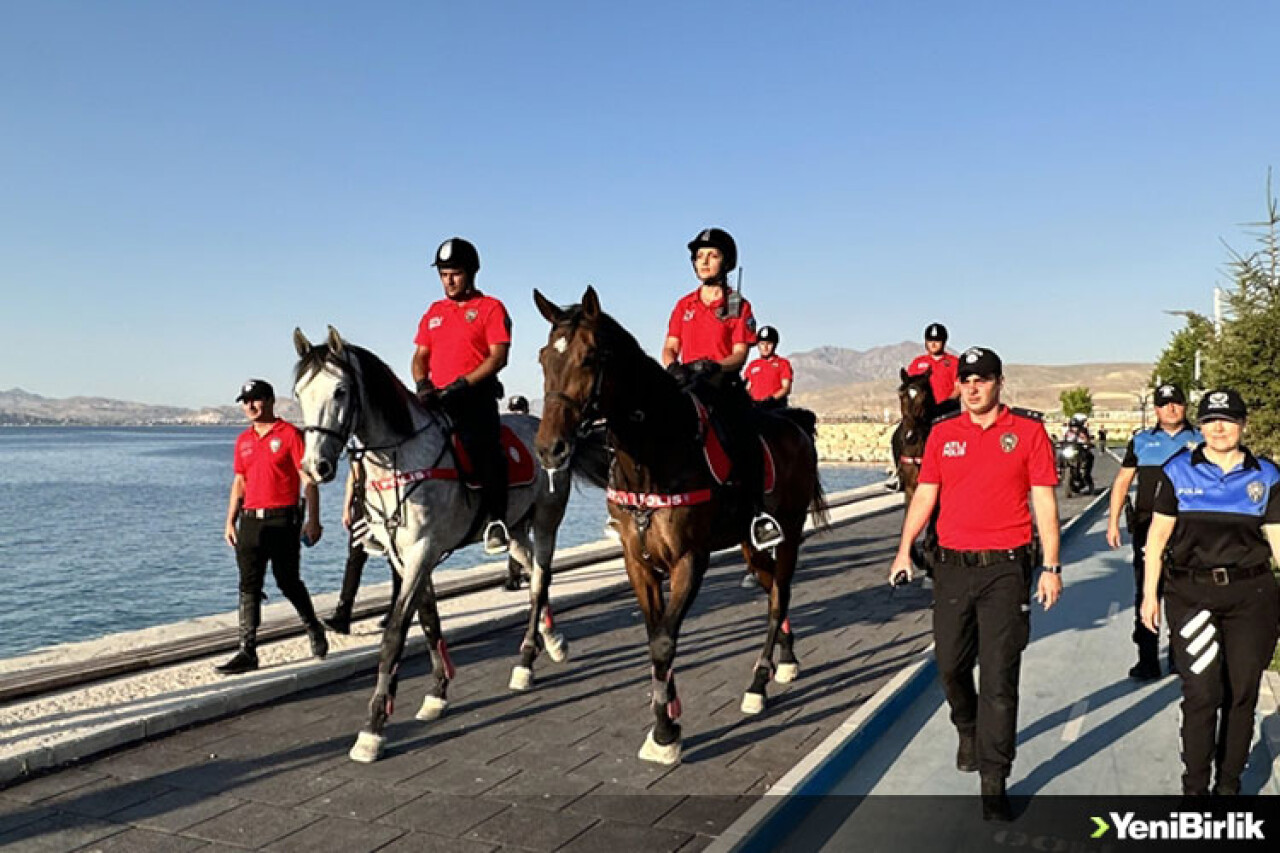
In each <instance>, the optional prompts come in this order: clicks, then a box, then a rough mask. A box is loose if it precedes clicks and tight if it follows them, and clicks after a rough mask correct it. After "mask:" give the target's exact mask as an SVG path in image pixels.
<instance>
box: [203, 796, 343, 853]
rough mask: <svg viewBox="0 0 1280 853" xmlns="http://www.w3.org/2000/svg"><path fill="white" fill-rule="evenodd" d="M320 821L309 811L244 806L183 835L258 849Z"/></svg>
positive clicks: (205, 822)
mask: <svg viewBox="0 0 1280 853" xmlns="http://www.w3.org/2000/svg"><path fill="white" fill-rule="evenodd" d="M320 819H321V817H320V815H318V814H315V813H312V812H302V811H297V810H296V809H284V808H275V807H272V806H264V805H262V804H261V803H245V804H244V805H242V806H236V807H235V808H234V809H231V810H230V811H228V812H223V813H222V814H220V815H218V816H217V817H214V818H210V819H209V820H206V821H203V822H202V823H197V824H196V825H195V826H192V827H190V828H188V829H187V830H186V833H185V834H186V835H190V836H194V837H195V838H203V839H204V840H206V841H216V842H218V843H220V844H230V845H232V846H234V847H248V848H250V849H254V850H257V849H259V848H261V847H265V846H266V845H268V844H270V843H271V842H273V841H277V840H279V839H281V838H283V837H285V836H286V835H289V834H290V833H294V832H297V831H298V830H299V829H302V828H303V827H304V826H307V825H308V824H312V823H315V822H316V821H318V820H320Z"/></svg>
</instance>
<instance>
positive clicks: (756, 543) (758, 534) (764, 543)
mask: <svg viewBox="0 0 1280 853" xmlns="http://www.w3.org/2000/svg"><path fill="white" fill-rule="evenodd" d="M784 539H785V537H784V536H783V535H782V526H781V525H779V524H778V520H777V519H776V518H774V517H773V516H772V515H769V513H767V512H762V513H760V514H759V515H757V516H756V517H755V518H753V519H751V545H752V546H753V547H754V548H755V549H756V550H757V551H764V550H766V549H768V548H776V547H778V546H779V545H781V544H782V542H783V540H784Z"/></svg>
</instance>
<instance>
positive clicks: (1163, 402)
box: [1107, 382, 1204, 681]
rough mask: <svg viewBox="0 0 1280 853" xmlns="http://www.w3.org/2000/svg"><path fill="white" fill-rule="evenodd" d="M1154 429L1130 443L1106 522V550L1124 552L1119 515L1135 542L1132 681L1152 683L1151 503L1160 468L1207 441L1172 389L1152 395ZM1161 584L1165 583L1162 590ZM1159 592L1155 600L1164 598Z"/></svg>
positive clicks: (1155, 656)
mask: <svg viewBox="0 0 1280 853" xmlns="http://www.w3.org/2000/svg"><path fill="white" fill-rule="evenodd" d="M1153 399H1154V401H1155V410H1156V425H1155V426H1153V427H1152V428H1151V429H1149V430H1142V431H1140V432H1138V433H1137V434H1136V435H1134V436H1133V438H1131V439H1129V446H1128V447H1126V448H1125V452H1124V459H1123V460H1122V461H1121V462H1120V470H1119V471H1117V472H1116V478H1115V480H1114V481H1113V482H1112V484H1111V513H1110V515H1109V516H1108V517H1107V544H1108V545H1110V546H1111V547H1112V548H1119V547H1120V514H1121V512H1122V511H1123V512H1124V513H1125V514H1126V515H1127V519H1126V520H1127V522H1128V525H1127V526H1128V528H1129V535H1130V536H1132V537H1133V642H1134V643H1135V644H1137V646H1138V662H1137V663H1136V664H1134V665H1133V667H1132V668H1131V669H1130V670H1129V677H1130V678H1135V679H1137V680H1138V681H1150V680H1152V679H1155V678H1159V677H1160V636H1159V635H1158V634H1153V633H1152V632H1151V631H1148V630H1147V627H1146V626H1145V625H1144V624H1142V578H1143V575H1144V574H1145V571H1146V568H1145V567H1146V563H1145V559H1144V555H1145V549H1146V545H1147V531H1148V530H1149V529H1150V527H1151V502H1152V498H1154V497H1155V493H1156V482H1157V481H1158V480H1159V479H1160V468H1161V466H1163V465H1164V463H1166V462H1168V461H1169V459H1170V457H1172V456H1173V455H1174V454H1175V453H1177V452H1178V451H1180V450H1183V449H1184V448H1194V447H1195V446H1196V445H1198V444H1199V443H1200V442H1201V441H1203V440H1204V439H1203V436H1201V435H1200V431H1199V430H1197V429H1196V428H1195V427H1193V426H1191V424H1189V423H1187V398H1186V395H1184V394H1183V393H1182V389H1181V388H1179V387H1178V386H1177V385H1174V384H1173V383H1168V382H1167V383H1165V384H1163V385H1161V386H1160V387H1158V388H1156V390H1155V394H1154V395H1153ZM1135 478H1136V479H1137V481H1138V493H1137V497H1136V500H1135V501H1134V503H1132V504H1130V503H1129V501H1128V495H1129V487H1130V486H1131V485H1132V484H1133V481H1134V479H1135ZM1162 588H1163V583H1161V589H1162ZM1160 591H1161V590H1160V589H1158V590H1157V594H1159V593H1160ZM1169 671H1170V672H1173V671H1174V661H1173V649H1172V648H1170V650H1169Z"/></svg>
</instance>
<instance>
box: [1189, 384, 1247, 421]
mask: <svg viewBox="0 0 1280 853" xmlns="http://www.w3.org/2000/svg"><path fill="white" fill-rule="evenodd" d="M1248 412H1249V410H1248V407H1247V406H1245V404H1244V398H1243V397H1241V396H1240V394H1239V393H1238V392H1236V391H1234V390H1232V389H1231V388H1220V389H1218V390H1216V391H1209V392H1207V393H1206V394H1205V395H1204V396H1203V397H1201V398H1200V409H1199V411H1198V412H1197V417H1198V418H1199V420H1200V423H1202V424H1203V423H1207V422H1208V421H1231V422H1233V423H1237V424H1242V423H1244V419H1245V416H1246V415H1247V414H1248Z"/></svg>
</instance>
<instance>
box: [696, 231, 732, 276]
mask: <svg viewBox="0 0 1280 853" xmlns="http://www.w3.org/2000/svg"><path fill="white" fill-rule="evenodd" d="M705 248H712V249H719V250H720V254H721V255H723V256H724V263H723V264H722V265H721V267H720V275H723V276H727V275H728V274H729V272H730V271H731V270H732V269H733V268H734V267H736V266H737V265H738V244H737V243H735V242H733V238H732V237H730V236H729V232H728V231H725V230H724V229H722V228H704V229H702V230H701V231H699V232H698V236H697V237H694V238H693V239H692V240H690V241H689V260H691V261H692V260H693V259H694V258H695V257H697V255H698V250H699V249H705Z"/></svg>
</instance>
